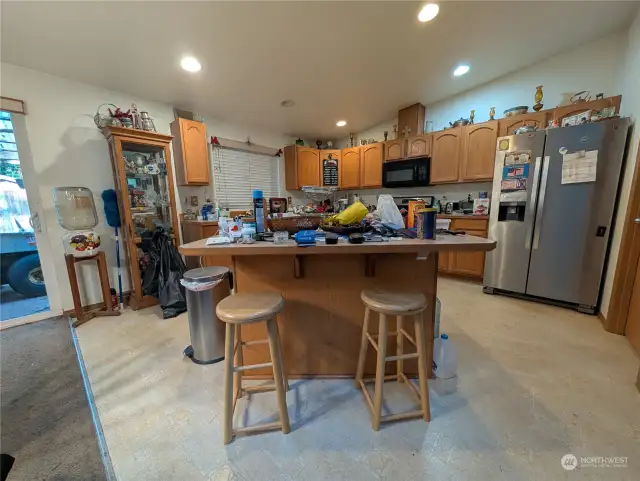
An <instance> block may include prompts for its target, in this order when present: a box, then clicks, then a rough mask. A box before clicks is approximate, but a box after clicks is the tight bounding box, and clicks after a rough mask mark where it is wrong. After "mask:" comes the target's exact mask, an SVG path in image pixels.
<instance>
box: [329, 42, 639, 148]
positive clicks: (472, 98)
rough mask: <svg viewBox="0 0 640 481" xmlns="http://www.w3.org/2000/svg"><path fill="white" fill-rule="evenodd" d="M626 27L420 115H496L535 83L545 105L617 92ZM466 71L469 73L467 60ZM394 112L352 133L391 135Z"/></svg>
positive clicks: (524, 100) (444, 118)
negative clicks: (580, 94) (568, 97)
mask: <svg viewBox="0 0 640 481" xmlns="http://www.w3.org/2000/svg"><path fill="white" fill-rule="evenodd" d="M626 51H627V32H626V31H621V32H618V33H615V34H612V35H609V36H607V37H603V38H601V39H598V40H596V41H594V42H591V43H589V44H586V45H583V46H582V47H580V48H577V49H575V50H571V51H569V52H563V53H561V54H559V55H556V56H555V57H551V58H549V59H546V60H543V61H541V62H539V63H537V64H534V65H531V66H530V67H528V68H526V69H522V70H520V71H518V72H514V73H512V74H509V75H506V76H504V77H500V78H499V79H496V80H494V81H493V82H489V83H487V84H485V85H482V86H480V87H477V88H475V89H472V90H469V91H467V92H464V93H462V94H460V95H456V96H454V97H451V98H449V99H446V100H443V101H441V102H436V103H434V104H429V105H427V106H426V118H427V120H429V121H432V122H433V130H441V129H443V128H444V127H445V126H448V125H449V122H450V121H453V120H456V119H459V118H460V117H464V118H468V117H469V113H470V111H471V109H475V111H476V116H475V122H476V123H477V122H484V121H485V120H488V119H489V109H490V108H491V107H495V108H496V118H501V117H502V116H503V115H502V112H504V110H506V109H508V108H510V107H515V106H517V105H528V106H529V108H531V107H532V106H533V104H534V103H535V101H534V100H533V96H534V94H535V91H536V86H537V85H543V86H544V88H543V92H544V99H543V101H542V103H543V104H544V108H545V109H549V108H554V107H556V106H557V105H559V104H560V103H561V101H562V99H563V96H565V95H566V94H574V93H576V92H578V91H581V90H590V91H591V93H592V96H593V97H595V94H596V93H600V92H602V93H604V95H605V96H610V95H618V94H620V93H621V92H620V82H619V79H620V76H621V72H622V70H623V67H624V64H625V52H626ZM471 68H472V69H471V71H470V73H469V74H468V75H473V66H472V67H471ZM397 123H398V122H397V115H395V116H394V117H393V118H391V119H389V120H387V121H385V122H382V123H380V124H378V125H376V126H374V127H371V128H370V129H367V130H366V131H364V132H361V133H359V134H357V139H358V140H359V139H368V138H371V137H373V138H374V139H375V140H382V139H383V135H382V133H383V132H384V131H385V130H387V131H389V139H390V140H391V139H392V138H393V134H392V132H393V125H394V124H397ZM348 143H349V137H348V136H347V137H346V138H342V139H340V140H338V141H337V145H338V146H339V147H346V146H347V145H348Z"/></svg>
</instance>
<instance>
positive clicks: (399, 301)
mask: <svg viewBox="0 0 640 481" xmlns="http://www.w3.org/2000/svg"><path fill="white" fill-rule="evenodd" d="M360 297H361V299H362V302H364V304H365V305H366V306H367V307H369V308H370V309H372V310H374V311H377V312H382V313H383V314H389V315H391V316H397V315H411V314H418V313H420V312H422V311H423V310H424V309H425V308H426V307H427V298H426V297H425V296H424V294H422V293H421V292H394V291H386V290H383V289H365V290H363V291H362V293H361V294H360Z"/></svg>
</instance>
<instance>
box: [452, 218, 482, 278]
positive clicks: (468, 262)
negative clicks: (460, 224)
mask: <svg viewBox="0 0 640 481" xmlns="http://www.w3.org/2000/svg"><path fill="white" fill-rule="evenodd" d="M465 232H466V233H467V234H468V235H474V236H477V237H487V234H486V232H485V231H473V230H466V231H465ZM484 257H485V253H484V252H474V251H469V252H451V261H450V271H451V272H453V273H455V274H463V275H466V276H473V277H480V278H482V277H483V276H484Z"/></svg>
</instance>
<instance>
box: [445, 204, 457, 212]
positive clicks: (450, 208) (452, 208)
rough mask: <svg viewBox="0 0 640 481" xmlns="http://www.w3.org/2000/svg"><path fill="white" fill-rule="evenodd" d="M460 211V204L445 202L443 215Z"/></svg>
mask: <svg viewBox="0 0 640 481" xmlns="http://www.w3.org/2000/svg"><path fill="white" fill-rule="evenodd" d="M459 210H460V202H447V204H446V206H445V208H444V213H445V214H455V213H456V212H458V211H459Z"/></svg>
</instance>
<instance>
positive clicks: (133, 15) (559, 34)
mask: <svg viewBox="0 0 640 481" xmlns="http://www.w3.org/2000/svg"><path fill="white" fill-rule="evenodd" d="M420 7H421V3H414V2H393V1H389V2H324V1H323V2H304V1H297V2H296V1H292V2H243V1H234V2H179V1H174V2H150V1H136V2H106V1H105V2H51V1H47V2H7V1H3V2H2V5H1V8H2V16H1V22H2V33H1V35H2V37H1V39H2V46H1V48H2V49H1V59H2V61H4V62H9V63H12V64H16V65H21V66H24V67H28V68H32V69H36V70H40V71H44V72H47V73H51V74H55V75H59V76H63V77H67V78H71V79H74V80H79V81H82V82H86V83H89V84H92V85H96V86H100V87H104V88H107V89H111V90H117V91H121V92H126V93H130V94H132V95H136V96H139V97H143V98H148V99H150V100H156V101H161V102H166V103H169V104H171V105H174V106H176V107H179V108H184V109H191V110H196V111H198V112H201V113H203V114H207V115H211V116H213V117H216V118H218V119H220V120H223V121H229V122H233V123H236V124H240V125H243V124H244V125H254V126H257V127H263V128H265V129H269V130H271V131H273V132H278V133H287V134H291V135H296V136H298V135H299V136H303V137H305V136H306V137H310V138H315V137H320V138H322V137H325V138H335V137H339V136H344V135H346V132H350V131H354V132H357V131H360V130H364V129H366V128H368V127H371V126H373V125H375V124H377V123H379V122H381V121H384V120H386V119H388V118H389V117H392V116H393V115H394V113H395V112H396V111H397V110H398V108H401V107H404V106H406V105H408V104H410V103H413V102H416V101H420V102H423V103H425V104H428V103H432V102H435V101H438V100H441V99H444V98H446V97H449V96H452V95H455V94H457V93H459V92H462V91H465V90H468V89H470V88H473V87H476V86H478V85H481V84H483V83H485V82H488V81H490V80H492V79H495V78H497V77H500V76H502V75H505V74H507V73H510V72H513V71H516V70H518V69H520V68H523V67H525V66H528V65H530V64H532V63H534V62H537V61H540V60H542V59H544V58H547V57H549V56H552V55H555V54H557V53H560V52H562V51H565V50H568V49H571V48H574V47H577V46H579V45H580V44H583V43H585V42H587V41H589V40H592V39H595V38H597V37H600V36H603V35H606V34H609V33H612V32H614V31H617V30H620V29H622V28H624V27H625V26H626V24H627V22H628V19H630V18H632V12H633V11H635V9H636V8H637V3H634V2H610V1H601V2H543V1H508V2H507V1H505V2H486V1H470V2H443V3H441V4H440V14H439V15H438V16H437V17H436V18H435V19H434V20H433V21H431V22H428V23H420V22H418V21H417V18H416V16H417V13H418V11H419V10H420ZM185 54H191V55H194V56H196V57H197V58H198V59H199V60H200V62H201V63H202V70H201V71H200V72H199V73H197V74H188V73H186V72H184V71H183V70H181V69H180V67H179V62H180V59H181V57H182V56H183V55H185ZM459 63H467V64H469V65H470V66H471V71H470V72H469V73H468V74H467V75H465V76H463V77H455V78H454V77H453V76H452V70H453V69H454V68H455V66H456V65H458V64H459ZM594 65H595V68H597V59H594ZM53 94H54V93H52V95H53ZM285 99H292V100H294V101H295V105H294V106H293V107H290V108H283V107H281V106H280V102H281V101H283V100H285ZM341 119H344V120H347V122H348V125H347V127H344V128H342V129H340V128H338V127H336V126H335V123H336V121H337V120H341Z"/></svg>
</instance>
